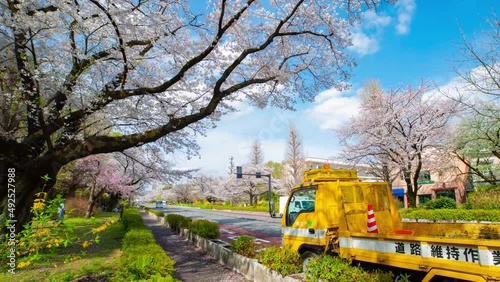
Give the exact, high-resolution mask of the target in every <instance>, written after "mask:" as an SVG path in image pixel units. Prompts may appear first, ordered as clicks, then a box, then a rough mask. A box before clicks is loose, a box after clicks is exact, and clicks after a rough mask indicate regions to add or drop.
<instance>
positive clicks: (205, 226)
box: [189, 219, 220, 239]
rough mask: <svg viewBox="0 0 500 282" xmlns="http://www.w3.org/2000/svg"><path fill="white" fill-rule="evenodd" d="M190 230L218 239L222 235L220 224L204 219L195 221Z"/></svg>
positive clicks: (203, 236) (207, 237)
mask: <svg viewBox="0 0 500 282" xmlns="http://www.w3.org/2000/svg"><path fill="white" fill-rule="evenodd" d="M189 231H191V232H192V233H194V234H196V235H198V236H200V237H202V238H205V239H217V238H219V236H220V231H219V225H217V223H215V222H211V221H208V220H204V219H202V220H197V221H193V222H192V223H191V224H190V225H189Z"/></svg>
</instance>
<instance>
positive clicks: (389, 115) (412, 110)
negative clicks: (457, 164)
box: [336, 81, 460, 207]
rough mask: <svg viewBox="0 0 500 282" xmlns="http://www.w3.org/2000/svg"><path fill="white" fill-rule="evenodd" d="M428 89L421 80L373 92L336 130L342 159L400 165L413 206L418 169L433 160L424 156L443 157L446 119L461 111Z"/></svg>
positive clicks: (445, 150) (450, 101)
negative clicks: (413, 85)
mask: <svg viewBox="0 0 500 282" xmlns="http://www.w3.org/2000/svg"><path fill="white" fill-rule="evenodd" d="M431 90H432V88H431V84H430V83H429V82H426V81H422V82H421V84H420V85H419V86H417V87H412V86H411V85H410V86H408V87H406V88H398V89H391V90H390V91H389V92H388V93H385V92H383V91H372V92H371V93H370V95H369V97H368V98H367V99H364V100H362V103H361V108H360V112H359V114H358V115H356V116H354V117H353V118H351V120H350V121H349V122H348V123H347V124H346V125H345V126H342V127H341V128H339V129H337V130H336V134H337V135H338V137H339V138H340V145H341V146H342V148H343V153H342V154H341V156H340V157H341V158H343V159H346V160H348V161H351V162H364V161H367V160H368V161H374V162H378V163H380V164H385V163H386V162H387V161H389V162H390V163H391V166H393V167H397V168H399V172H400V173H401V174H402V175H403V177H404V179H405V182H406V186H407V195H408V198H409V202H410V205H411V206H412V207H415V206H416V198H417V191H418V189H419V184H418V179H419V176H420V173H421V171H422V170H423V169H429V166H430V165H431V164H432V163H434V161H431V160H430V159H429V158H428V156H429V155H441V154H443V155H447V154H446V152H448V151H447V148H446V145H445V141H446V138H447V137H448V133H449V130H450V122H451V120H452V118H453V117H455V115H456V114H457V112H458V111H459V109H460V107H459V106H458V103H456V102H455V101H453V100H450V99H445V98H443V97H442V96H440V95H437V94H435V95H432V93H433V92H432V91H431ZM434 93H437V92H434ZM430 153H432V154H430ZM448 153H449V152H448Z"/></svg>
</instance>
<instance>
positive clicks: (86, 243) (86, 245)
mask: <svg viewBox="0 0 500 282" xmlns="http://www.w3.org/2000/svg"><path fill="white" fill-rule="evenodd" d="M91 244H92V243H90V242H89V241H85V242H83V243H82V247H83V248H84V249H85V248H87V247H88V246H90V245H91Z"/></svg>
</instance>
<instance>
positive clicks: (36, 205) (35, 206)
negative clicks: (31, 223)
mask: <svg viewBox="0 0 500 282" xmlns="http://www.w3.org/2000/svg"><path fill="white" fill-rule="evenodd" d="M43 207H44V204H43V203H41V202H36V200H35V203H34V204H33V210H34V211H39V210H43Z"/></svg>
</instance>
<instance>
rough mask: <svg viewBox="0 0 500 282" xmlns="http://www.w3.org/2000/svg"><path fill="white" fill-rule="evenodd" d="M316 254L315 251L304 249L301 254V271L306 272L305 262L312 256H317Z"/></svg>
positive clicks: (307, 262)
mask: <svg viewBox="0 0 500 282" xmlns="http://www.w3.org/2000/svg"><path fill="white" fill-rule="evenodd" d="M317 256H318V254H317V253H315V252H310V251H306V252H304V253H303V254H302V255H301V258H302V272H304V273H305V272H307V264H309V261H310V260H311V259H312V258H315V257H317Z"/></svg>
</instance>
